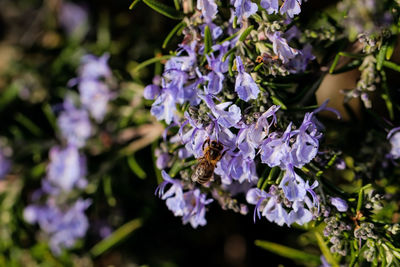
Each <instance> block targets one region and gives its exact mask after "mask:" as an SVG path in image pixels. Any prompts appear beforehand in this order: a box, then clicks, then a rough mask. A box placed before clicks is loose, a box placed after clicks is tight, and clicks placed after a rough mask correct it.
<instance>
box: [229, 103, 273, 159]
mask: <svg viewBox="0 0 400 267" xmlns="http://www.w3.org/2000/svg"><path fill="white" fill-rule="evenodd" d="M278 109H279V107H278V106H275V105H273V106H271V107H270V108H269V109H268V110H267V111H266V112H264V113H263V114H262V115H261V116H260V117H259V118H258V119H257V122H256V123H253V124H251V125H244V127H243V128H242V129H241V130H240V131H239V134H238V136H237V139H236V144H237V146H238V147H239V149H240V152H241V154H242V155H243V156H245V157H248V158H251V159H254V157H255V155H256V149H258V147H259V146H260V145H261V144H262V142H263V140H264V138H265V137H266V136H267V134H268V130H269V127H270V125H272V124H273V123H274V122H276V116H275V113H276V111H277V110H278ZM271 117H272V120H271V122H268V119H269V118H271Z"/></svg>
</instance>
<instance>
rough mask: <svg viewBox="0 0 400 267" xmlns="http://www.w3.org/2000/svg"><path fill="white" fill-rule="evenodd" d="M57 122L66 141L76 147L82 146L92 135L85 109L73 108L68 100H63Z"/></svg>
mask: <svg viewBox="0 0 400 267" xmlns="http://www.w3.org/2000/svg"><path fill="white" fill-rule="evenodd" d="M57 124H58V127H59V128H60V130H61V135H62V136H63V137H64V138H65V139H66V140H67V143H68V144H69V145H72V146H76V147H78V148H80V147H83V146H84V145H85V143H86V140H87V139H88V138H89V137H90V136H91V135H92V128H91V125H90V120H89V115H88V113H87V111H86V110H83V109H77V108H75V107H74V106H73V104H72V103H70V102H69V101H68V100H67V101H65V102H64V111H63V112H62V113H61V114H60V116H59V117H58V119H57Z"/></svg>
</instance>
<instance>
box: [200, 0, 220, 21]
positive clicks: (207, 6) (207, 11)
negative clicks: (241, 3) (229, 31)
mask: <svg viewBox="0 0 400 267" xmlns="http://www.w3.org/2000/svg"><path fill="white" fill-rule="evenodd" d="M197 9H198V10H201V13H202V14H203V18H204V21H205V22H206V23H211V22H212V21H213V19H215V16H216V15H217V13H218V9H217V4H216V3H215V1H214V0H197Z"/></svg>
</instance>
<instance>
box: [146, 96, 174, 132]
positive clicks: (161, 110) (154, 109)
mask: <svg viewBox="0 0 400 267" xmlns="http://www.w3.org/2000/svg"><path fill="white" fill-rule="evenodd" d="M172 93H173V92H171V91H169V90H168V91H167V90H164V91H163V93H162V94H161V95H160V96H159V97H157V99H156V101H154V103H153V105H152V106H151V110H150V112H151V114H152V115H153V116H155V117H156V118H157V120H165V122H166V123H167V124H170V123H171V122H172V120H173V117H174V113H175V110H176V106H175V104H176V98H175V97H174V95H173V94H172Z"/></svg>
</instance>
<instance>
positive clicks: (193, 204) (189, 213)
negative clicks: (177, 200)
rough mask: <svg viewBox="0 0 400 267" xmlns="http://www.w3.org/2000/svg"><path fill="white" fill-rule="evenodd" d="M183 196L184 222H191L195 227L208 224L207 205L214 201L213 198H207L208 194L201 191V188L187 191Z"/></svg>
mask: <svg viewBox="0 0 400 267" xmlns="http://www.w3.org/2000/svg"><path fill="white" fill-rule="evenodd" d="M183 197H184V199H185V208H184V215H183V218H182V221H183V224H186V223H188V222H189V223H190V225H192V227H193V228H197V227H198V226H199V225H200V226H204V225H206V224H207V221H206V219H205V214H206V205H208V204H210V203H211V202H213V199H206V194H202V193H200V190H199V189H195V190H190V191H187V192H185V193H184V194H183Z"/></svg>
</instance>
